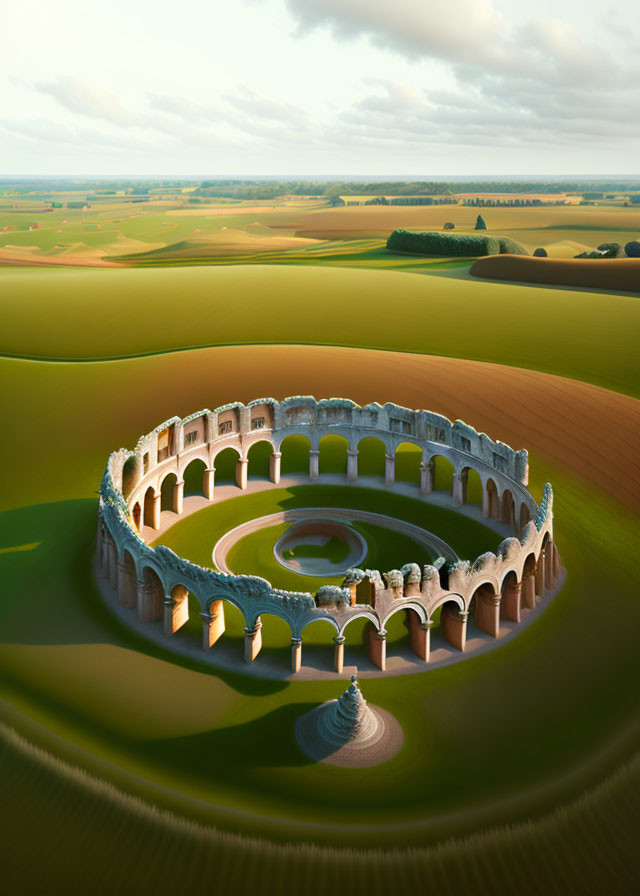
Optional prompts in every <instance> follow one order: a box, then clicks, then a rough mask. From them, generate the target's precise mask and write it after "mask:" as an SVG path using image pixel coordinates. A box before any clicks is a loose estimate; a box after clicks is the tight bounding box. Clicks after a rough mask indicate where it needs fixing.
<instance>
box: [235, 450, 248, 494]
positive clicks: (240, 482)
mask: <svg viewBox="0 0 640 896" xmlns="http://www.w3.org/2000/svg"><path fill="white" fill-rule="evenodd" d="M248 467H249V460H248V458H246V457H244V458H240V460H239V461H238V462H237V463H236V485H237V486H238V488H242V489H245V488H246V487H247V471H248Z"/></svg>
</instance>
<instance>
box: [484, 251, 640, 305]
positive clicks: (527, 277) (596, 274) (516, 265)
mask: <svg viewBox="0 0 640 896" xmlns="http://www.w3.org/2000/svg"><path fill="white" fill-rule="evenodd" d="M470 273H471V274H473V276H474V277H485V278H487V279H489V280H509V281H510V282H511V283H543V284H546V285H548V286H584V287H587V288H588V289H606V290H618V291H621V292H632V293H638V295H640V258H533V257H527V256H526V255H491V256H489V257H488V258H479V259H478V260H477V261H476V262H474V264H472V265H471V271H470Z"/></svg>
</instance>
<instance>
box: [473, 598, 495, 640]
mask: <svg viewBox="0 0 640 896" xmlns="http://www.w3.org/2000/svg"><path fill="white" fill-rule="evenodd" d="M500 598H501V595H500V594H482V593H480V594H476V615H475V619H474V622H475V624H476V626H477V628H479V629H480V631H482V632H485V634H487V635H491V637H492V638H497V637H498V635H499V634H500Z"/></svg>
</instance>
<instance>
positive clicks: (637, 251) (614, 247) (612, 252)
mask: <svg viewBox="0 0 640 896" xmlns="http://www.w3.org/2000/svg"><path fill="white" fill-rule="evenodd" d="M533 254H534V256H535V257H536V258H546V257H547V250H546V249H543V248H540V249H536V250H535V252H534V253H533ZM574 258H640V242H639V241H638V240H631V241H630V242H628V243H627V244H626V246H621V245H620V243H602V244H601V245H600V246H598V248H597V249H594V250H593V252H581V253H580V254H579V255H575V256H574Z"/></svg>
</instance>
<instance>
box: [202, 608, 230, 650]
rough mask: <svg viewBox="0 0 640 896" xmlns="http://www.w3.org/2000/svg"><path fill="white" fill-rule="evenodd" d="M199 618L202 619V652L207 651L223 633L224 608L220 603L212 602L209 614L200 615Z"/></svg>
mask: <svg viewBox="0 0 640 896" xmlns="http://www.w3.org/2000/svg"><path fill="white" fill-rule="evenodd" d="M200 618H201V619H202V648H203V650H209V648H210V647H213V645H214V644H215V643H216V641H217V640H218V639H219V638H220V637H221V635H222V634H223V633H224V606H223V603H222V601H221V600H216V601H213V602H212V603H211V604H210V605H209V612H208V613H200Z"/></svg>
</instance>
